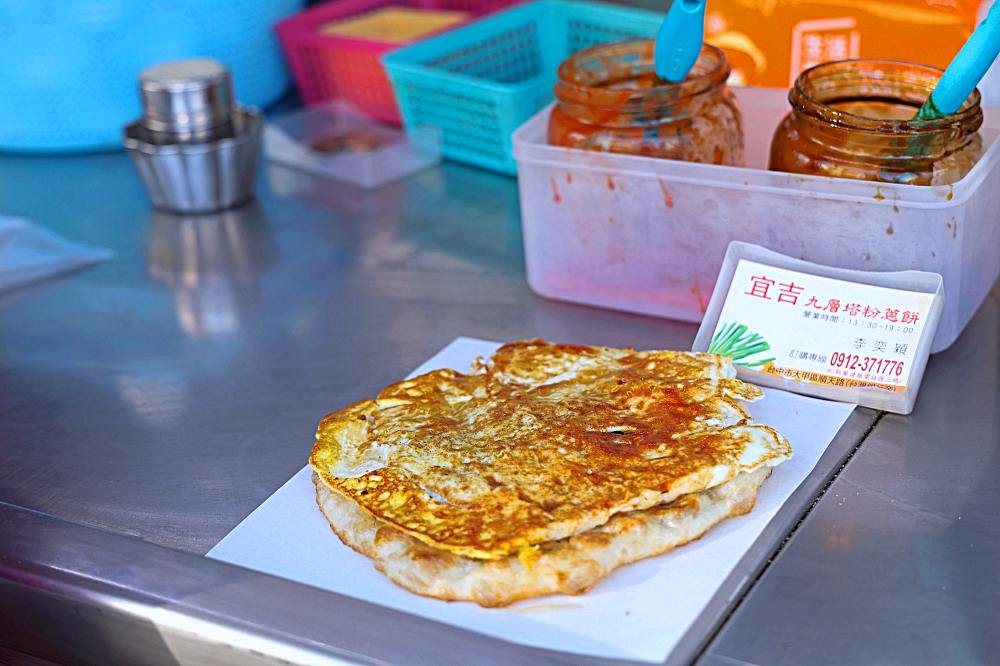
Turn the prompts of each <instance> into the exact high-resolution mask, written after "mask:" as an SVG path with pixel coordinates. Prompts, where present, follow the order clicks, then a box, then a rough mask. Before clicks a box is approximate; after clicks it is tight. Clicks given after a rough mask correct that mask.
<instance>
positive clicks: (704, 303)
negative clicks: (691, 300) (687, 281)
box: [690, 280, 708, 314]
mask: <svg viewBox="0 0 1000 666" xmlns="http://www.w3.org/2000/svg"><path fill="white" fill-rule="evenodd" d="M690 291H691V293H692V294H694V297H695V298H696V299H698V309H699V310H700V311H701V313H702V314H705V312H706V311H708V299H707V298H705V294H703V293H702V291H701V285H700V284H698V281H697V280H696V281H695V283H694V284H693V285H691V289H690Z"/></svg>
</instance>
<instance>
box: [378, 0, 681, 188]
mask: <svg viewBox="0 0 1000 666" xmlns="http://www.w3.org/2000/svg"><path fill="white" fill-rule="evenodd" d="M662 20H663V16H662V15H661V14H656V13H653V12H648V11H643V10H640V9H629V8H624V7H618V6H613V5H606V4H601V3H592V2H567V1H565V0H542V1H541V2H532V3H529V4H524V5H519V6H517V7H513V8H511V9H508V10H506V11H502V12H499V13H497V14H493V15H490V16H488V17H486V18H483V19H480V20H478V21H474V22H472V23H470V24H468V25H466V26H463V27H461V28H457V29H455V30H451V31H449V32H446V33H443V34H441V35H439V36H436V37H432V38H430V39H428V40H426V41H423V42H419V43H417V44H414V45H412V46H407V47H404V48H401V49H399V50H397V51H393V52H391V53H388V54H386V55H385V56H383V58H382V62H383V63H384V64H385V67H386V71H387V72H388V74H389V79H390V80H391V81H392V84H393V87H394V88H395V91H396V100H397V102H398V103H399V108H400V111H401V113H402V116H403V123H404V124H405V125H406V126H407V127H417V126H421V125H431V126H433V127H437V128H439V129H440V130H441V137H442V141H443V152H444V155H445V157H447V158H449V159H453V160H456V161H459V162H466V163H468V164H472V165H475V166H479V167H483V168H486V169H491V170H493V171H499V172H501V173H506V174H514V173H516V172H517V164H516V162H515V161H514V158H513V156H512V155H511V139H510V135H511V132H513V131H514V130H515V129H517V127H518V126H519V125H520V124H521V123H523V122H524V121H525V120H527V119H528V118H530V117H531V116H532V115H533V114H534V113H535V112H536V111H538V110H539V109H540V108H542V107H543V106H545V105H546V104H548V103H549V102H550V101H551V100H552V98H553V92H552V89H553V86H554V85H555V81H556V70H557V69H558V67H559V64H560V63H561V62H562V61H563V60H565V59H566V58H567V57H568V56H569V55H570V54H572V53H575V52H576V51H579V50H580V49H585V48H588V47H590V46H594V45H595V44H603V43H606V42H616V41H621V40H624V39H634V38H637V37H652V36H653V35H655V34H656V31H657V29H658V28H659V27H660V22H661V21H662Z"/></svg>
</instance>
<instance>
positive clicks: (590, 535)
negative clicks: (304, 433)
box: [313, 467, 771, 607]
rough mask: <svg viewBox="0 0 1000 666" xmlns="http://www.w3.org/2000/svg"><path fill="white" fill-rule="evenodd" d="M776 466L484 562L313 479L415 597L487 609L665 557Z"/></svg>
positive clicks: (358, 541)
mask: <svg viewBox="0 0 1000 666" xmlns="http://www.w3.org/2000/svg"><path fill="white" fill-rule="evenodd" d="M770 473H771V469H770V468H769V467H760V468H758V469H756V470H755V471H753V472H746V473H743V474H738V475H736V476H735V477H734V478H733V479H731V480H730V481H727V482H726V483H723V484H721V485H718V486H715V487H714V488H711V489H709V490H706V491H703V492H700V493H694V494H691V495H684V496H683V497H680V498H678V499H676V500H674V501H673V502H671V503H670V504H661V505H658V506H654V507H651V508H649V509H643V510H641V511H629V512H627V513H619V514H616V515H614V516H612V517H611V519H610V520H608V522H606V523H605V524H603V525H601V526H599V527H595V528H593V529H591V530H588V531H586V532H583V533H582V534H578V535H576V536H572V537H569V538H568V539H562V540H560V541H550V542H548V543H543V544H541V545H540V546H539V547H538V549H537V552H536V554H535V557H533V558H532V559H531V560H530V561H527V562H525V561H523V560H524V558H519V557H518V556H517V555H508V556H507V557H503V558H500V559H494V560H482V559H473V558H469V557H462V556H460V555H455V554H454V553H449V552H448V551H445V550H440V549H437V548H432V547H430V546H428V545H427V544H425V543H424V542H422V541H419V540H417V539H414V538H413V537H412V536H410V535H408V534H405V533H404V532H402V531H400V530H398V529H396V528H394V527H391V526H389V525H387V524H385V523H383V522H381V521H379V520H377V519H375V518H374V517H372V516H371V514H369V513H367V512H365V511H363V510H361V508H360V507H358V505H357V504H355V503H354V502H352V501H351V500H349V499H347V498H346V497H344V496H343V495H341V494H339V493H335V492H333V491H332V490H330V489H329V488H328V487H327V486H326V485H325V484H324V483H323V482H322V481H320V480H319V479H318V478H317V477H315V476H314V478H313V481H314V483H315V484H316V502H317V504H318V505H319V507H320V510H321V511H322V512H323V515H324V516H325V517H326V519H327V521H328V522H329V523H330V525H331V527H333V531H334V532H335V533H336V534H337V536H338V537H340V540H341V541H343V542H344V543H345V544H347V545H348V546H350V547H351V548H353V549H354V550H356V551H358V552H359V553H361V554H362V555H366V556H368V557H370V558H371V559H372V560H374V562H375V567H376V568H377V569H378V570H379V571H381V572H382V573H384V574H385V575H386V576H387V577H388V578H389V579H390V580H392V581H393V582H394V583H396V584H397V585H400V586H402V587H404V588H406V589H408V590H410V591H411V592H415V593H417V594H422V595H424V596H428V597H434V598H436V599H446V600H449V601H474V602H476V603H478V604H480V605H481V606H487V607H494V606H506V605H507V604H510V603H513V602H515V601H518V600H521V599H527V598H531V597H537V596H541V595H544V594H579V593H581V592H585V591H587V590H588V589H590V588H591V587H592V586H593V585H594V584H595V583H597V582H598V581H599V580H601V579H602V578H604V577H605V576H607V575H608V574H609V573H611V572H612V571H614V570H615V569H616V568H618V567H620V566H622V565H624V564H628V563H630V562H635V561H636V560H640V559H643V558H646V557H653V556H655V555H661V554H663V553H665V552H667V551H669V550H671V549H673V548H676V547H678V546H682V545H684V544H685V543H688V542H689V541H693V540H695V539H697V538H699V537H700V536H701V535H702V534H704V533H705V532H707V531H708V530H709V529H711V528H712V527H713V526H714V525H716V524H718V523H719V522H721V521H723V520H725V519H726V518H729V517H731V516H737V515H741V514H744V513H748V512H749V511H750V510H751V509H752V508H753V504H754V499H755V498H756V493H757V489H758V488H759V487H760V484H761V483H763V482H764V480H765V478H766V477H767V475H768V474H770Z"/></svg>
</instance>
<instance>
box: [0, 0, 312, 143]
mask: <svg viewBox="0 0 1000 666" xmlns="http://www.w3.org/2000/svg"><path fill="white" fill-rule="evenodd" d="M303 4H304V0H260V2H256V3H254V6H253V10H252V11H248V10H247V3H246V2H245V1H244V0H212V1H211V2H206V1H205V0H174V1H173V2H138V1H132V2H123V1H121V0H117V1H109V0H30V1H29V2H0V44H3V47H2V55H0V119H2V122H0V150H11V151H18V152H48V153H54V152H71V151H84V150H99V149H100V150H104V149H120V148H121V129H122V126H123V125H125V124H126V123H128V122H129V121H131V120H132V119H133V118H135V117H136V116H138V115H139V113H140V108H139V97H138V96H137V95H136V87H135V86H136V77H137V76H138V74H139V71H140V70H142V69H144V68H145V67H148V66H150V65H152V64H154V63H157V62H161V61H164V60H175V59H179V58H190V57H193V56H198V57H210V58H215V59H216V60H219V61H220V62H222V64H224V65H225V66H226V67H227V68H229V69H230V70H231V71H232V73H233V78H234V80H235V82H236V98H237V99H239V101H240V102H242V103H244V104H248V105H251V106H258V107H261V106H267V105H268V104H270V103H272V102H273V101H274V100H276V99H277V98H278V97H280V96H281V95H282V94H283V93H284V92H285V90H286V89H287V87H288V75H287V74H286V72H285V67H284V63H282V61H281V50H280V49H279V48H278V43H277V40H276V39H275V38H274V35H273V34H272V32H271V25H272V24H273V23H274V22H275V21H277V20H279V19H280V18H282V17H284V16H287V15H288V14H291V13H292V12H295V11H296V10H298V9H299V8H300V7H301V6H302V5H303Z"/></svg>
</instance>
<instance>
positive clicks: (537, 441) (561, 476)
mask: <svg viewBox="0 0 1000 666" xmlns="http://www.w3.org/2000/svg"><path fill="white" fill-rule="evenodd" d="M735 375H736V372H735V369H734V368H733V366H732V364H731V362H730V361H729V359H726V358H723V357H719V356H715V355H711V354H697V353H685V352H669V351H648V352H637V351H635V350H632V349H611V348H606V347H581V346H571V345H557V344H551V343H547V342H544V341H541V340H532V341H527V342H519V343H513V344H509V345H505V346H503V347H501V348H500V349H499V350H497V352H496V353H495V354H494V355H493V357H492V358H491V359H490V360H489V361H488V362H484V361H480V362H478V363H477V364H476V365H475V366H474V368H473V372H472V373H471V374H462V373H459V372H456V371H454V370H438V371H435V372H430V373H427V374H424V375H421V376H419V377H416V378H413V379H410V380H407V381H403V382H399V383H397V384H393V385H391V386H389V387H387V388H386V389H384V390H383V391H382V392H381V393H379V395H378V396H377V397H376V398H375V399H374V400H362V401H361V402H358V403H355V404H354V405H351V406H349V407H347V408H345V409H343V410H341V411H339V412H335V413H333V414H330V415H328V416H327V417H325V418H324V419H323V420H322V421H321V422H320V425H319V428H318V430H317V435H316V443H315V446H314V447H313V451H312V455H311V457H310V464H311V466H312V468H313V470H314V471H315V473H316V475H317V477H318V480H319V482H320V483H319V484H318V485H320V486H321V488H320V490H321V491H322V490H323V487H325V488H327V489H328V490H330V491H333V492H334V493H336V494H338V495H340V496H341V497H343V498H345V499H346V500H349V501H350V503H351V504H352V505H353V506H356V507H358V508H360V509H361V510H362V511H364V512H365V513H366V514H368V515H369V516H371V517H372V519H374V520H375V521H377V524H381V525H385V526H390V527H392V528H393V529H394V530H396V531H398V532H399V533H401V534H402V535H408V536H409V537H411V538H413V539H415V540H417V541H419V542H421V543H423V544H425V545H427V546H429V547H430V548H432V549H434V550H435V551H439V552H443V553H446V554H447V553H450V554H453V555H455V556H458V557H462V558H472V559H477V560H495V561H507V558H509V557H510V556H511V555H516V556H518V557H520V560H521V561H522V563H524V564H525V565H526V566H527V565H529V564H531V562H532V561H534V559H536V558H537V557H538V556H539V553H540V551H541V550H543V548H540V547H539V546H540V545H541V544H548V543H549V542H556V541H560V540H564V539H569V538H571V537H574V536H575V535H582V534H583V533H586V532H588V531H590V530H593V529H594V528H597V527H599V526H602V525H605V524H606V523H608V522H609V521H610V520H611V519H612V517H613V516H615V515H616V514H622V513H626V512H632V513H634V512H638V511H642V510H646V509H649V508H650V507H654V506H657V505H666V504H670V503H671V502H674V501H675V500H677V499H678V498H680V497H681V496H685V495H692V494H696V493H702V492H704V491H707V490H709V489H712V488H715V487H717V486H720V485H722V484H725V483H727V482H728V481H730V480H731V479H734V477H736V476H737V475H740V474H744V473H750V472H753V471H755V470H758V469H760V468H762V467H768V466H773V465H776V464H778V463H780V462H781V461H782V460H784V459H785V458H787V457H788V456H789V455H790V454H791V447H790V446H789V445H788V442H787V441H785V439H784V438H783V437H781V435H779V434H778V433H777V432H775V431H774V430H773V429H771V428H769V427H767V426H764V425H760V424H756V423H753V422H752V421H751V419H750V417H749V415H748V414H747V412H746V411H745V410H744V409H743V407H742V405H741V402H743V401H751V400H755V399H758V398H759V397H761V395H762V392H761V390H760V389H759V388H757V387H755V386H752V385H749V384H745V383H743V382H741V381H739V380H737V379H735ZM335 527H336V526H335Z"/></svg>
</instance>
